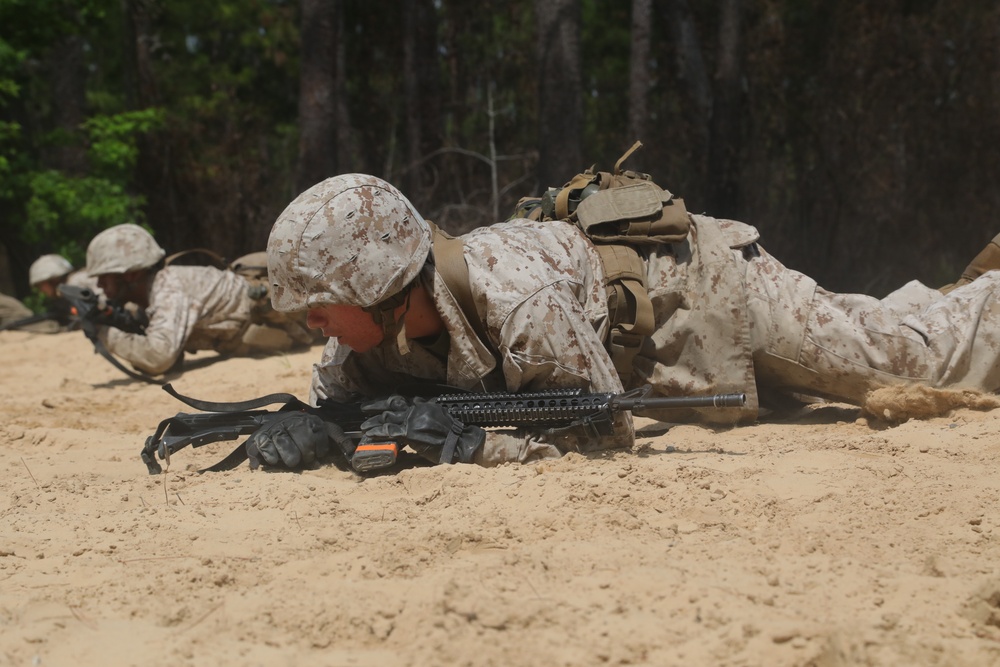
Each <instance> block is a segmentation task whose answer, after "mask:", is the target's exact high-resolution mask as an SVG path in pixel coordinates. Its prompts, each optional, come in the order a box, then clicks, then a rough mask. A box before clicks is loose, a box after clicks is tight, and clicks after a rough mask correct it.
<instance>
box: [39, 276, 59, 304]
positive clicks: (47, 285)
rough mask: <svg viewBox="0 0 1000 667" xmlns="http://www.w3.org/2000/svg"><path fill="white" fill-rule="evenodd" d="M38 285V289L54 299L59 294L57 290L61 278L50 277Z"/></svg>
mask: <svg viewBox="0 0 1000 667" xmlns="http://www.w3.org/2000/svg"><path fill="white" fill-rule="evenodd" d="M36 287H38V291H39V292H41V293H42V294H44V295H45V296H46V298H49V299H54V298H56V294H57V292H56V290H57V289H58V288H59V279H58V278H50V279H49V280H45V281H43V282H40V283H38V285H36Z"/></svg>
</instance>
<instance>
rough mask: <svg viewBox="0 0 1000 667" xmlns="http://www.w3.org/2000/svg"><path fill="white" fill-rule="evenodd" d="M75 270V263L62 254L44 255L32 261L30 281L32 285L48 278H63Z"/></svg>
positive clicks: (29, 274)
mask: <svg viewBox="0 0 1000 667" xmlns="http://www.w3.org/2000/svg"><path fill="white" fill-rule="evenodd" d="M72 271H73V265H72V264H70V263H69V260H68V259H66V258H65V257H63V256H62V255H42V256H41V257H39V258H38V259H36V260H35V261H34V262H32V263H31V268H29V269H28V282H29V283H30V284H31V286H32V287H34V286H35V285H37V284H39V283H44V282H45V281H46V280H52V279H53V278H62V277H63V276H65V275H66V274H68V273H71V272H72Z"/></svg>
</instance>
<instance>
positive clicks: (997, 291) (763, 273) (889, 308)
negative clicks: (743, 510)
mask: <svg viewBox="0 0 1000 667" xmlns="http://www.w3.org/2000/svg"><path fill="white" fill-rule="evenodd" d="M737 261H741V262H745V269H746V273H745V280H746V283H745V284H746V289H747V294H748V306H749V312H750V321H751V331H750V340H751V346H752V351H753V361H754V370H755V373H756V375H757V379H758V382H759V383H760V384H761V385H762V386H767V387H772V388H776V389H784V390H789V391H797V392H800V393H807V394H813V395H820V396H826V397H830V398H835V399H840V400H846V401H849V402H852V403H860V402H861V401H862V400H863V399H864V396H865V394H866V393H867V392H868V391H870V390H872V389H875V388H878V387H882V386H886V385H892V384H901V383H919V384H926V385H930V386H932V387H956V388H972V389H979V390H983V391H990V392H993V391H996V390H997V389H998V388H1000V271H991V272H988V273H986V274H984V275H982V276H980V277H979V278H977V279H976V280H975V281H973V282H972V283H969V284H968V285H965V286H963V287H960V288H958V289H955V290H954V291H952V292H950V293H948V294H947V295H942V294H940V292H938V291H937V290H932V289H930V288H928V287H926V286H924V285H922V284H920V283H918V282H916V281H914V282H911V283H908V284H907V285H905V286H904V287H902V288H900V289H899V290H897V291H896V292H894V293H893V294H890V295H889V296H887V297H886V298H884V299H877V298H874V297H871V296H865V295H863V294H836V293H833V292H829V291H827V290H825V289H823V288H821V287H819V286H818V285H817V284H816V281H814V280H813V279H811V278H809V277H808V276H805V275H803V274H802V273H799V272H798V271H793V270H791V269H788V268H786V267H785V266H783V265H782V264H781V263H780V262H778V261H777V260H776V259H774V258H773V257H771V256H770V255H768V254H767V253H766V252H764V251H763V250H761V253H760V256H759V257H753V258H749V259H743V258H742V257H741V258H739V259H738V260H737Z"/></svg>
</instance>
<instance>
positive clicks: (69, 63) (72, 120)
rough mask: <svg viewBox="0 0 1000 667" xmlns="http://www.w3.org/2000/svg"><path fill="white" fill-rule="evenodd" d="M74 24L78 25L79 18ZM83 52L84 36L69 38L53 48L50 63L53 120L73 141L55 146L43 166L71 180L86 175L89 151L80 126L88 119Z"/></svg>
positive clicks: (68, 36)
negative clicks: (81, 135)
mask: <svg viewBox="0 0 1000 667" xmlns="http://www.w3.org/2000/svg"><path fill="white" fill-rule="evenodd" d="M75 20H76V21H79V17H76V18H75ZM83 48H84V38H83V37H82V36H81V35H67V36H66V37H65V38H63V39H62V40H60V41H59V42H58V43H57V44H56V45H55V46H54V47H53V49H52V53H51V56H50V58H49V62H48V65H49V71H50V76H51V81H52V99H53V100H54V101H55V104H53V105H52V120H53V123H54V125H55V127H56V128H58V129H59V130H61V131H62V132H64V133H65V135H66V136H67V137H70V140H69V141H67V142H65V143H60V144H57V145H56V146H54V147H53V148H52V150H51V152H49V153H48V154H47V155H46V156H45V160H44V162H45V164H46V166H48V167H50V168H52V169H57V170H58V171H61V172H63V173H64V174H66V175H69V176H82V175H84V174H85V173H86V171H87V150H86V147H85V145H84V143H85V142H84V141H83V140H82V138H81V137H80V126H81V125H82V124H83V121H84V120H86V118H87V111H86V105H87V100H86V83H87V76H86V75H87V71H86V67H85V64H84V63H85V61H84V57H83Z"/></svg>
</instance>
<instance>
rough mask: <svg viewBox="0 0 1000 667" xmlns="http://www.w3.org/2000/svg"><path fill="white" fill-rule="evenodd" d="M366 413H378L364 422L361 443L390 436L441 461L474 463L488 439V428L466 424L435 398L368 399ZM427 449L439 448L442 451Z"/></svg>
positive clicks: (397, 397)
mask: <svg viewBox="0 0 1000 667" xmlns="http://www.w3.org/2000/svg"><path fill="white" fill-rule="evenodd" d="M361 409H362V411H364V413H365V414H374V415H375V416H373V417H371V418H369V419H368V420H366V421H365V422H364V423H363V424H361V430H362V432H363V433H364V435H363V436H362V437H361V444H362V445H364V444H368V443H372V442H380V441H384V440H387V439H388V440H391V441H393V442H396V443H399V444H400V445H408V446H409V447H411V448H412V449H414V450H415V451H416V452H418V453H419V454H422V455H424V456H427V455H428V454H429V453H433V454H434V456H433V457H428V458H436V459H437V461H438V463H456V462H461V463H471V462H472V459H473V456H475V453H476V450H478V449H479V448H480V447H482V446H483V443H484V442H486V431H484V430H483V429H481V428H479V427H478V426H467V425H465V424H463V423H462V422H460V421H459V420H457V419H455V418H454V417H452V416H451V415H449V414H448V411H447V410H445V409H444V408H442V407H441V406H440V405H438V404H437V403H435V402H433V401H428V400H426V399H423V398H414V399H413V400H412V402H411V401H408V400H406V399H405V398H403V397H402V396H390V397H389V398H386V399H382V400H379V401H374V402H372V403H366V404H365V405H363V406H361ZM428 450H440V452H437V451H432V452H429V451H428Z"/></svg>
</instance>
